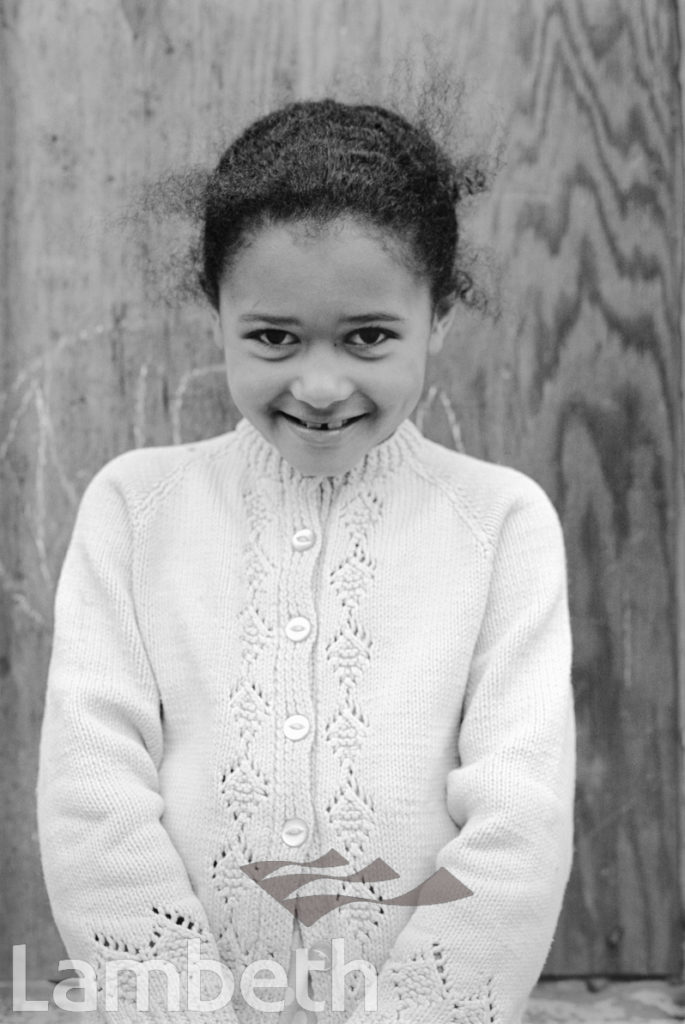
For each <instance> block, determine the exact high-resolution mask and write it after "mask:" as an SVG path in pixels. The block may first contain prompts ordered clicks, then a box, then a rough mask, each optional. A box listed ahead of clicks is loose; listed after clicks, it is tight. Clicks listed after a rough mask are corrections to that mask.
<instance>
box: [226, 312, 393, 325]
mask: <svg viewBox="0 0 685 1024" xmlns="http://www.w3.org/2000/svg"><path fill="white" fill-rule="evenodd" d="M257 320H258V321H260V322H261V323H267V324H288V325H291V326H293V327H300V326H301V323H300V321H299V320H297V319H296V318H295V317H292V316H274V315H273V314H272V313H244V314H243V315H242V316H241V317H240V321H241V322H243V323H253V322H254V321H257ZM367 320H380V321H383V322H384V323H387V322H389V321H392V322H394V323H404V322H405V320H406V317H403V316H398V315H396V314H394V313H362V314H360V315H359V316H346V317H343V322H344V323H347V324H361V323H365V322H366V321H367Z"/></svg>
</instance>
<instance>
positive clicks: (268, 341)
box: [248, 327, 297, 348]
mask: <svg viewBox="0 0 685 1024" xmlns="http://www.w3.org/2000/svg"><path fill="white" fill-rule="evenodd" d="M248 337H250V338H253V339H254V340H255V341H261V343H262V344H263V345H268V346H269V348H287V347H289V346H290V345H293V344H296V343H297V338H296V337H295V335H294V334H291V333H290V331H280V330H278V328H276V327H268V328H265V329H264V330H263V331H253V333H252V334H250V335H248ZM288 339H290V340H288Z"/></svg>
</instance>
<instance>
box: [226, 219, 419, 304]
mask: <svg viewBox="0 0 685 1024" xmlns="http://www.w3.org/2000/svg"><path fill="white" fill-rule="evenodd" d="M221 294H222V298H223V299H224V300H225V301H228V302H230V303H233V304H237V305H241V306H242V305H246V304H247V305H250V304H253V303H264V302H267V301H268V302H269V305H270V306H273V305H282V306H284V307H285V306H287V307H292V306H293V304H294V303H296V302H297V303H304V304H305V305H309V304H312V303H314V302H315V303H316V304H317V305H318V306H320V305H321V303H322V302H323V303H325V304H326V305H327V306H330V307H331V308H335V307H337V306H340V305H342V306H349V305H350V304H353V305H354V304H357V305H361V306H364V305H368V304H371V305H374V306H375V305H378V303H379V302H381V301H382V300H383V301H385V302H386V303H387V302H392V303H394V304H395V305H399V306H401V307H402V310H403V311H404V312H405V313H406V311H407V309H408V307H413V306H415V305H416V304H417V303H418V304H420V305H421V306H422V307H423V306H424V305H425V303H426V302H427V301H429V298H430V289H429V286H428V284H427V282H426V281H424V280H423V279H422V278H420V277H419V276H418V275H417V274H416V273H415V272H414V271H413V270H412V269H411V268H410V265H409V259H408V252H407V250H406V247H405V245H404V243H403V242H402V241H401V240H400V239H399V238H397V237H396V236H395V235H394V234H391V233H389V232H385V231H383V230H382V229H381V228H377V227H376V226H375V225H370V224H367V223H366V222H360V221H358V220H356V219H353V218H350V217H338V218H336V219H334V220H331V221H325V222H323V223H321V222H314V221H309V220H301V221H295V222H292V223H277V224H270V225H267V226H263V227H260V228H258V229H256V230H255V231H254V232H253V233H252V234H251V235H250V236H249V238H248V239H247V241H246V244H245V246H244V247H243V248H242V249H241V250H240V252H239V253H238V254H237V255H236V257H235V259H234V261H233V263H232V265H231V267H230V270H228V272H227V273H226V274H225V275H224V277H223V279H222V283H221Z"/></svg>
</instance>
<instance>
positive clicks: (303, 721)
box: [283, 715, 309, 740]
mask: <svg viewBox="0 0 685 1024" xmlns="http://www.w3.org/2000/svg"><path fill="white" fill-rule="evenodd" d="M283 732H284V733H285V734H286V736H287V737H288V739H289V740H302V739H304V737H305V736H306V735H307V733H308V732H309V719H308V718H305V716H304V715H291V716H290V718H286V720H285V722H284V723H283Z"/></svg>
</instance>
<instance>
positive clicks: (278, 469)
mask: <svg viewBox="0 0 685 1024" xmlns="http://www.w3.org/2000/svg"><path fill="white" fill-rule="evenodd" d="M235 434H236V438H237V440H238V443H239V445H240V447H241V450H242V452H243V454H244V457H245V460H246V462H247V464H248V465H249V466H250V467H251V468H252V470H253V471H254V472H255V473H256V475H257V476H262V477H269V478H270V479H271V480H273V481H275V482H279V483H281V484H282V485H284V486H286V487H294V488H295V489H297V490H299V489H302V488H304V489H305V490H307V489H311V490H316V489H317V488H319V487H320V486H321V485H324V484H325V483H328V484H329V485H330V486H332V487H333V488H334V489H336V490H337V489H338V488H344V487H346V486H352V487H354V486H355V485H358V484H360V483H361V484H363V483H368V482H370V481H371V480H374V479H376V478H377V477H379V476H386V475H387V474H389V473H392V472H394V471H395V470H397V469H398V468H399V467H400V466H402V465H403V464H404V463H405V462H407V461H409V460H410V459H411V457H412V456H413V455H414V454H416V453H417V451H418V448H419V446H420V444H421V441H422V440H423V435H422V434H421V432H420V431H419V429H418V427H416V426H415V424H414V423H412V421H411V420H409V419H406V420H403V421H402V423H400V425H399V426H398V427H397V428H396V429H395V432H394V433H393V434H391V435H390V437H388V438H386V439H385V441H381V443H380V444H377V445H374V447H373V448H371V449H370V450H369V451H368V452H367V453H366V455H364V456H363V458H361V459H360V460H359V462H357V463H356V464H355V465H354V466H353V467H352V468H351V469H348V470H346V471H345V472H344V473H339V474H337V475H334V476H321V475H320V476H306V475H305V474H303V473H301V472H300V471H299V470H298V469H296V468H295V467H294V466H292V465H291V464H290V463H289V462H288V461H287V460H286V459H284V458H283V456H282V455H281V453H280V452H279V451H278V449H277V448H276V447H275V445H273V444H272V443H271V442H270V441H267V439H266V438H265V437H264V435H263V434H262V433H261V432H260V431H259V430H257V428H256V427H255V426H254V425H253V424H252V423H251V422H250V420H248V419H246V418H243V419H241V420H239V421H238V423H237V425H236V427H235Z"/></svg>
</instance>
